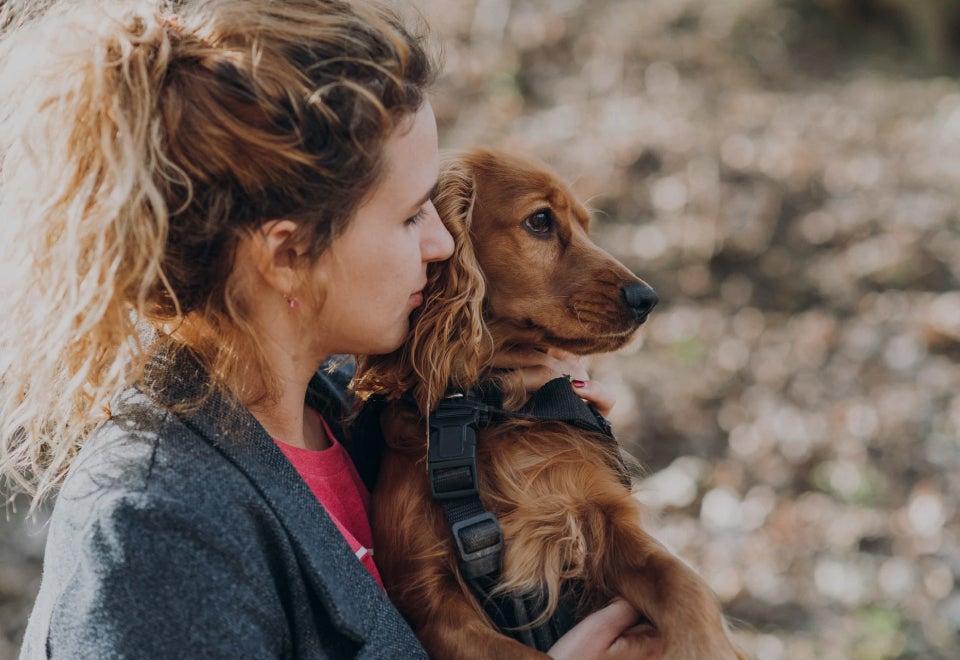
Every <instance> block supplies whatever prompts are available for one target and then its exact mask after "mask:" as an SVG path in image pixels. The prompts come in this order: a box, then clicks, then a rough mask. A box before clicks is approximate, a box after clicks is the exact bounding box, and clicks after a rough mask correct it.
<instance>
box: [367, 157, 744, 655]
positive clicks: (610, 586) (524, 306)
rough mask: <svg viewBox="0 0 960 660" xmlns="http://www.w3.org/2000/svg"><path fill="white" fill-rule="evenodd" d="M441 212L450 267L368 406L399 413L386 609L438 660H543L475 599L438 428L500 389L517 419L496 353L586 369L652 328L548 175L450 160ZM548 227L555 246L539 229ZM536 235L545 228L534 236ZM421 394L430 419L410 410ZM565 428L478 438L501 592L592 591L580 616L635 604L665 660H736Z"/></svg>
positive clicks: (437, 277) (684, 582) (386, 539)
mask: <svg viewBox="0 0 960 660" xmlns="http://www.w3.org/2000/svg"><path fill="white" fill-rule="evenodd" d="M434 203H435V205H436V207H437V210H438V212H439V213H440V216H441V218H442V219H443V220H444V223H445V224H446V226H447V228H448V229H449V230H450V232H451V233H452V234H453V236H454V242H455V246H456V247H455V252H454V256H453V257H452V258H451V259H450V260H449V261H447V262H444V263H440V264H433V265H431V267H430V269H429V283H428V285H427V288H426V289H425V291H424V293H425V296H426V304H425V305H424V306H423V308H422V309H421V310H419V311H418V313H417V314H416V317H415V319H414V321H413V329H412V333H411V337H410V339H409V340H408V341H407V342H406V344H405V345H404V346H403V347H402V348H401V349H400V350H399V351H397V352H396V353H393V354H391V355H388V356H382V357H374V358H369V359H367V360H365V361H362V362H361V365H360V368H359V371H358V379H357V381H356V387H357V390H358V392H359V393H360V394H361V396H365V395H369V394H371V393H374V392H379V393H381V394H386V395H387V397H388V398H389V399H391V400H392V401H393V402H392V403H391V404H390V405H388V407H387V408H386V409H385V411H384V412H383V415H382V416H381V425H382V428H383V431H384V435H385V438H386V440H387V445H388V450H387V452H386V455H385V457H384V460H383V464H382V467H381V472H380V477H379V482H378V485H377V487H376V489H375V493H374V512H373V530H374V544H375V547H376V549H377V565H378V567H379V568H380V571H381V574H382V576H383V578H384V582H385V585H386V587H387V591H388V592H389V594H390V597H391V598H392V599H393V601H394V602H395V603H396V605H397V607H398V608H399V609H400V611H401V612H402V613H403V614H404V615H405V616H406V617H407V619H408V620H409V621H410V623H411V625H412V626H413V627H414V629H415V630H416V632H417V634H418V635H419V637H420V639H421V641H422V642H423V644H424V646H425V647H426V649H427V650H428V652H429V653H430V655H431V656H434V657H442V658H452V657H471V658H504V657H509V658H521V657H543V656H542V655H541V654H539V653H538V652H536V651H534V650H532V649H529V648H527V647H525V646H523V645H521V644H520V643H519V642H517V641H514V640H512V639H510V638H508V637H506V636H504V635H501V634H499V633H498V632H497V630H496V629H495V628H494V627H493V625H492V623H491V622H490V620H489V619H488V617H487V616H486V615H485V614H484V612H483V609H482V607H481V606H480V605H479V604H478V602H477V600H476V598H475V597H474V596H473V594H472V592H471V591H470V589H469V588H468V587H467V585H466V584H465V583H464V581H463V579H462V578H461V576H460V573H459V570H458V568H457V557H456V551H455V549H454V545H453V542H452V537H451V533H450V528H449V525H448V523H447V521H446V519H445V518H444V515H443V511H442V509H441V508H440V506H439V505H438V504H437V503H435V502H434V501H433V500H432V499H431V497H430V492H429V487H428V483H427V479H426V474H425V466H424V463H425V457H426V423H425V416H426V415H427V413H428V412H429V411H430V410H431V409H432V408H433V407H434V406H435V404H436V403H437V400H438V399H439V398H440V397H441V396H443V395H445V394H447V393H449V392H456V391H461V392H462V391H466V390H468V389H469V388H471V387H473V386H475V385H477V384H478V383H482V382H485V381H488V380H490V379H495V380H497V381H498V382H499V384H500V386H501V387H502V388H503V391H504V394H505V397H504V399H505V407H507V408H512V409H516V408H517V407H519V405H521V404H522V402H523V401H524V400H525V399H526V396H527V394H526V392H524V390H523V386H522V383H520V382H519V379H518V378H517V377H516V376H511V375H509V372H503V371H498V370H497V369H495V368H494V367H493V362H494V358H495V356H496V355H498V354H499V353H501V352H503V351H506V350H509V349H516V348H536V349H541V350H542V349H546V348H547V347H551V346H553V347H558V348H562V349H565V350H567V351H571V352H573V353H577V354H581V355H586V354H590V353H599V352H605V351H611V350H614V349H616V348H619V347H620V346H622V345H623V344H624V343H626V342H627V341H628V340H629V339H630V338H631V337H632V336H633V334H634V333H635V331H636V330H637V328H638V327H639V325H640V323H642V322H643V319H644V318H645V315H643V316H640V315H638V314H637V313H635V312H634V310H632V309H630V308H629V307H628V306H627V304H626V302H625V300H624V295H623V293H622V291H621V287H622V286H623V285H625V284H629V283H638V284H642V282H641V281H640V280H638V279H637V278H636V277H635V276H634V275H633V274H632V273H631V272H630V271H629V270H628V269H627V268H626V267H624V266H623V265H622V264H620V263H619V262H618V261H616V260H615V259H613V258H612V257H610V256H609V255H608V254H606V253H605V252H603V251H602V250H601V249H600V248H599V247H597V246H596V245H595V244H594V243H593V242H592V241H591V240H590V239H589V237H588V233H587V232H588V227H589V220H590V216H589V214H588V212H587V211H586V209H585V208H584V207H583V206H582V205H581V204H580V203H579V202H578V201H577V200H576V199H575V197H574V196H573V195H572V194H571V192H570V190H569V189H568V188H567V187H566V186H565V185H564V184H563V183H562V182H560V181H559V180H558V179H557V177H556V176H555V175H554V174H552V173H551V172H550V171H548V170H547V169H545V168H544V167H543V166H542V165H540V164H538V163H534V162H532V161H528V160H526V159H523V158H519V157H516V156H511V155H507V154H504V153H500V152H492V151H487V150H476V151H472V152H469V153H466V154H462V155H459V156H456V157H453V158H451V159H448V160H447V161H446V162H445V163H444V166H443V168H442V172H441V178H440V182H439V187H438V194H437V196H436V198H435V202H434ZM541 212H546V213H547V214H548V216H549V220H550V228H549V230H548V231H546V232H540V233H537V232H536V231H534V229H536V228H541V229H542V228H543V226H544V225H545V222H544V218H545V216H542V215H541V216H537V217H535V216H536V214H538V213H541ZM531 218H533V220H531ZM408 390H412V391H413V394H414V399H415V401H416V406H417V407H414V406H413V405H411V404H409V403H405V402H403V401H401V400H399V397H400V395H401V394H402V393H404V392H406V391H408ZM587 436H589V432H586V431H581V430H578V429H576V428H574V427H572V426H570V425H567V424H564V423H560V422H534V421H528V420H514V421H509V422H505V423H502V424H497V425H493V426H490V427H487V428H484V429H482V430H481V431H480V434H479V439H478V450H477V451H478V459H477V463H478V466H479V468H478V469H479V471H480V475H479V482H480V493H481V498H482V500H483V503H484V506H485V507H486V509H487V510H488V511H491V512H492V513H494V515H496V517H497V518H498V519H499V521H500V524H501V525H502V528H503V535H504V544H505V551H504V563H503V572H502V578H501V580H502V581H501V585H500V586H501V588H502V590H503V591H505V592H513V593H527V594H537V593H540V594H546V601H547V604H548V612H549V611H552V609H553V608H555V607H556V605H557V602H558V598H559V593H560V584H561V583H562V582H563V581H564V580H568V579H581V580H582V581H583V584H584V585H585V586H584V592H583V596H582V600H581V607H582V608H583V609H584V611H590V610H593V609H596V608H598V607H600V606H602V605H604V604H605V603H607V602H608V601H609V600H610V599H611V598H613V597H614V596H618V595H619V596H622V597H624V598H626V599H627V600H628V601H629V602H630V603H631V604H632V605H633V606H634V607H635V608H636V609H638V610H639V611H641V612H642V613H644V614H645V615H646V616H647V618H649V620H650V621H652V622H653V624H654V625H655V626H656V628H657V629H658V631H659V634H660V635H661V636H662V639H663V648H664V657H665V658H711V659H716V658H734V657H744V656H742V655H740V653H739V651H737V650H736V649H735V647H734V645H733V644H732V643H731V641H730V639H729V637H728V635H727V630H726V627H725V623H724V620H723V616H722V614H721V612H720V609H719V607H718V604H717V601H716V599H715V597H714V595H713V594H712V593H711V591H710V589H709V588H708V587H707V585H706V584H705V583H704V582H703V580H702V579H701V578H700V577H698V576H697V574H696V573H695V572H694V571H692V570H691V569H690V568H688V567H687V566H686V565H685V564H684V563H683V562H682V561H681V560H680V559H678V558H677V557H675V556H674V555H672V554H671V553H670V552H668V551H667V550H666V549H665V548H664V547H663V546H662V545H661V544H660V543H658V542H657V541H656V540H654V539H653V538H652V537H651V536H650V535H648V534H647V533H646V532H644V530H643V529H642V527H641V510H640V507H639V505H638V503H637V501H636V500H635V499H634V498H633V497H631V495H630V493H629V491H628V490H627V489H626V488H625V487H624V485H623V483H622V482H621V480H620V476H619V475H618V473H617V470H616V469H615V467H614V466H615V465H616V464H617V463H616V460H617V459H616V457H615V456H613V455H612V453H613V452H615V451H616V450H615V449H612V448H611V446H610V444H609V443H603V442H597V441H595V440H596V439H590V438H589V437H587Z"/></svg>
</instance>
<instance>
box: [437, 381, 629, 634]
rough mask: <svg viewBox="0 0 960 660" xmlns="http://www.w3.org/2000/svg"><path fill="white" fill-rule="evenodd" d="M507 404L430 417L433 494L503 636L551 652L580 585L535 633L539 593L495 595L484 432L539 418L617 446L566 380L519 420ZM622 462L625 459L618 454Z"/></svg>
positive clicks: (499, 537)
mask: <svg viewBox="0 0 960 660" xmlns="http://www.w3.org/2000/svg"><path fill="white" fill-rule="evenodd" d="M481 397H482V398H481ZM485 401H488V402H491V403H493V404H494V405H488V403H485ZM500 401H501V397H500V393H499V392H498V391H496V390H492V389H489V388H488V389H486V390H485V391H482V393H481V394H480V395H479V396H478V395H476V394H474V393H467V394H460V395H454V396H452V397H448V398H446V399H443V400H442V401H441V402H440V403H439V404H438V406H437V408H436V410H434V412H433V413H431V414H430V419H429V424H430V435H429V442H428V450H427V473H428V480H429V483H430V492H431V494H432V496H433V498H434V499H435V500H437V501H438V502H439V504H440V505H441V507H442V508H443V512H444V515H445V517H446V518H447V521H448V522H449V523H450V531H451V534H452V536H453V540H454V544H455V545H456V548H457V554H458V557H459V560H460V561H459V563H460V569H461V572H462V574H463V577H464V579H465V580H466V581H467V583H468V584H469V585H470V586H471V588H472V589H473V590H474V592H475V593H476V594H477V597H478V599H479V601H480V603H481V604H482V605H483V607H484V609H485V611H486V612H487V614H488V615H489V616H490V618H491V619H492V620H493V622H494V623H495V624H496V626H497V627H498V628H499V629H500V630H501V632H503V633H504V634H507V635H510V636H512V637H514V638H515V639H517V640H518V641H520V642H521V643H523V644H525V645H527V646H530V647H531V648H535V649H538V650H541V651H546V650H547V649H549V648H550V647H551V646H553V644H554V643H555V642H556V641H557V639H559V638H560V636H561V635H563V633H565V632H566V631H567V630H569V629H570V628H571V627H573V624H574V623H576V621H577V617H576V603H577V601H578V600H579V595H578V594H579V591H580V587H581V585H579V583H576V582H571V583H565V584H564V585H563V596H562V597H561V601H560V605H559V607H558V608H557V611H556V612H555V613H554V614H553V615H552V616H551V618H550V619H549V620H548V621H546V622H545V623H544V624H542V625H540V626H536V627H532V626H531V625H530V624H531V622H533V621H535V620H536V619H537V618H538V617H539V616H540V614H541V613H542V612H543V609H544V605H545V603H544V602H543V600H542V599H541V598H539V597H538V596H539V595H538V594H533V595H504V596H496V597H494V596H491V595H490V594H491V593H492V592H493V590H494V589H495V588H496V586H497V583H498V582H499V578H500V570H501V564H502V559H503V531H502V529H501V527H500V523H499V522H498V521H497V519H496V517H495V516H494V515H493V514H492V513H490V512H489V511H487V510H486V509H484V507H483V502H482V501H481V500H480V491H479V484H478V476H477V475H478V472H477V432H478V430H479V429H480V428H481V427H482V426H485V425H487V424H489V423H490V422H492V421H495V420H496V421H499V420H502V419H508V418H519V419H529V418H534V419H538V420H544V421H561V422H566V423H568V424H571V425H573V426H576V427H578V428H581V429H584V430H588V431H595V432H598V433H601V434H603V435H604V436H605V437H606V439H607V440H609V442H615V441H614V439H613V434H612V433H611V430H610V424H609V423H608V422H607V420H606V419H604V418H603V417H602V416H601V415H600V414H599V413H598V412H597V411H596V409H594V408H593V407H592V406H589V405H588V404H586V403H585V402H584V401H583V399H581V398H580V397H579V396H577V395H576V393H575V392H574V391H573V388H572V387H571V385H570V382H569V380H568V379H567V378H557V379H554V380H552V381H550V382H548V383H547V384H546V385H544V386H543V387H542V388H540V389H539V390H538V391H537V392H535V393H534V394H533V396H532V397H531V398H530V400H529V401H528V402H527V404H526V405H525V406H524V407H523V408H522V409H521V410H520V411H518V412H516V413H510V412H507V411H504V410H502V409H500ZM616 456H617V457H618V459H619V453H617V454H616ZM614 467H615V468H617V469H619V471H620V474H621V479H622V480H623V481H624V484H625V485H626V486H627V487H629V484H630V477H629V474H628V473H627V470H626V466H625V465H624V464H623V461H622V459H619V465H615V466H614Z"/></svg>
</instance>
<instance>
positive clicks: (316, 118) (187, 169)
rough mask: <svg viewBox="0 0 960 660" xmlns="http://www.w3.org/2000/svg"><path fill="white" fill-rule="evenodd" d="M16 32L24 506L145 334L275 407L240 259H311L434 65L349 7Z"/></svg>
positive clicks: (363, 11)
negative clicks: (280, 229)
mask: <svg viewBox="0 0 960 660" xmlns="http://www.w3.org/2000/svg"><path fill="white" fill-rule="evenodd" d="M104 5H106V6H104ZM174 9H175V10H176V11H177V12H178V13H177V14H176V15H174V14H172V13H171V11H172V10H174ZM30 13H31V14H33V15H32V16H25V15H20V16H17V15H16V14H12V13H10V12H8V13H6V14H3V15H0V30H2V31H4V32H5V34H3V35H2V38H0V39H2V40H0V300H3V301H4V310H3V311H4V313H3V315H2V317H0V485H2V483H3V481H4V480H6V481H8V482H10V483H12V484H14V485H16V486H19V487H21V488H23V489H26V490H28V491H29V492H31V493H33V494H34V504H37V503H39V502H40V500H41V499H42V497H43V496H44V494H46V493H48V492H50V491H51V490H52V489H53V488H54V487H55V486H56V485H57V484H58V483H59V482H60V481H61V480H62V478H63V476H65V473H66V471H67V469H68V468H69V464H70V461H71V460H72V458H73V456H74V455H75V453H76V450H77V448H78V447H79V445H80V444H81V443H82V441H83V439H84V438H85V436H86V435H87V434H88V433H89V431H90V430H91V429H92V428H93V426H94V425H95V424H96V423H97V422H98V421H100V420H102V419H104V418H105V417H107V416H109V405H110V400H111V398H112V397H113V396H114V395H115V394H116V393H117V392H118V391H119V390H121V389H122V388H123V387H125V386H128V385H130V384H132V383H133V382H135V381H137V380H138V379H139V378H140V377H141V376H142V375H143V369H144V365H145V363H146V361H147V360H148V358H149V357H150V355H151V353H152V351H154V350H156V349H155V347H154V346H155V345H154V344H150V343H149V342H146V341H144V340H142V339H141V335H142V334H143V330H144V328H152V329H153V330H154V332H160V333H161V335H162V334H163V330H164V329H165V328H167V329H169V328H175V330H174V331H173V332H172V337H173V338H174V339H176V340H177V342H179V343H181V344H183V345H185V346H187V347H188V348H189V349H190V351H191V352H192V353H193V354H194V355H195V356H196V357H197V358H198V359H199V360H200V362H201V364H202V365H203V366H204V367H205V368H206V370H207V371H208V373H209V374H210V377H211V387H219V386H223V385H224V384H227V383H229V384H231V385H233V384H234V383H237V382H247V383H251V384H250V385H249V387H247V388H245V389H244V390H243V391H236V388H235V387H234V390H235V394H237V396H239V397H240V398H241V400H243V401H244V402H245V403H248V404H249V403H250V402H252V401H254V400H262V399H263V398H264V397H269V396H271V394H272V388H273V384H272V381H271V380H270V379H269V378H268V377H267V376H265V374H268V373H269V369H267V368H266V367H267V365H266V364H264V359H263V357H262V353H261V352H260V351H259V348H258V344H257V341H256V337H255V336H254V335H253V334H252V332H251V330H250V327H249V325H248V323H247V321H246V318H247V317H246V313H245V306H244V301H243V297H242V295H241V292H240V291H239V290H238V287H237V286H234V283H233V281H232V279H231V273H232V271H233V251H234V248H235V246H236V244H237V241H238V239H239V238H240V237H242V236H243V235H246V234H249V233H250V232H253V231H257V229H258V228H259V227H260V226H261V225H262V224H263V222H265V221H266V220H269V219H273V218H289V219H294V220H296V221H298V226H299V229H298V232H297V235H296V236H294V237H293V238H292V239H291V240H295V241H299V242H302V243H304V244H307V245H308V246H309V251H308V259H309V260H310V261H313V260H315V259H316V258H318V257H319V256H320V254H321V253H322V252H323V251H324V249H326V248H327V247H328V246H329V244H330V242H331V241H332V240H333V239H334V238H335V237H336V236H337V235H339V233H340V232H342V231H343V229H344V228H345V227H346V225H347V223H348V222H349V219H350V218H351V216H352V214H353V212H354V211H355V209H356V207H357V206H358V205H359V204H360V202H361V201H362V200H363V198H364V196H365V195H367V194H368V193H369V192H370V190H371V189H372V188H373V186H374V185H375V184H376V183H377V181H378V178H379V177H380V176H381V173H382V169H383V167H382V162H381V161H382V152H383V146H384V143H385V142H386V140H387V139H388V138H389V136H390V135H391V133H392V131H393V130H395V128H396V127H397V126H398V125H399V123H400V122H402V121H403V120H405V119H406V118H408V117H410V116H411V115H412V114H413V113H414V112H416V110H417V109H418V108H419V107H420V106H421V105H422V103H423V99H424V90H425V88H426V86H427V85H428V84H429V82H430V80H431V78H432V76H433V73H434V66H433V64H432V62H431V60H430V58H429V57H428V55H427V53H426V51H425V48H424V46H423V37H422V35H421V34H417V33H413V32H412V31H410V30H409V29H408V28H406V27H405V26H404V23H403V21H402V20H401V18H400V17H399V16H398V15H397V14H396V13H395V12H394V11H393V10H391V9H389V8H387V7H386V6H384V5H380V4H377V3H375V2H369V1H367V2H364V1H362V0H358V1H353V0H282V1H281V0H206V1H199V2H187V3H163V4H159V5H158V4H157V3H131V2H129V1H123V0H119V1H117V2H113V3H104V2H69V1H67V0H61V2H60V3H59V4H53V5H52V6H51V7H50V8H49V9H47V10H45V11H41V10H39V9H37V5H36V4H34V5H32V7H31V10H30ZM258 375H259V376H258ZM258 378H259V380H258Z"/></svg>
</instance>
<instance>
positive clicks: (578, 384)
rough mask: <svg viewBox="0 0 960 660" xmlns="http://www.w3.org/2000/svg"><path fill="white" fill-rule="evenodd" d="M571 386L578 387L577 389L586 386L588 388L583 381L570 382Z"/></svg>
mask: <svg viewBox="0 0 960 660" xmlns="http://www.w3.org/2000/svg"><path fill="white" fill-rule="evenodd" d="M570 384H571V385H573V386H574V387H576V388H577V389H580V388H581V387H586V386H587V384H586V383H585V382H583V381H582V380H571V381H570Z"/></svg>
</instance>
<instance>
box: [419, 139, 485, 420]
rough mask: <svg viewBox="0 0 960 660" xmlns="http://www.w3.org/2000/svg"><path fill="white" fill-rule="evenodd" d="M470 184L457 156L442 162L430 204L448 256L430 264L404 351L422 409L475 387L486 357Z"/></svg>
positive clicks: (482, 288)
mask: <svg viewBox="0 0 960 660" xmlns="http://www.w3.org/2000/svg"><path fill="white" fill-rule="evenodd" d="M475 200H476V184H475V180H474V177H473V174H472V172H471V171H470V169H469V167H468V165H467V163H466V161H465V160H464V159H463V158H462V157H457V156H454V157H451V158H447V159H445V160H444V162H443V164H442V166H441V171H440V181H439V185H438V187H437V195H436V197H435V198H434V200H433V204H434V206H435V207H436V209H437V213H439V214H440V218H441V219H442V220H443V224H444V225H445V226H446V228H447V230H448V231H449V232H450V234H451V235H452V236H453V244H454V249H453V256H451V257H450V259H448V260H447V261H444V262H439V263H435V264H431V265H430V269H429V282H428V284H427V288H426V290H425V292H424V293H425V302H424V305H423V308H422V310H421V313H420V316H419V318H418V319H417V321H416V323H415V324H414V326H413V332H412V335H411V338H410V341H409V342H408V343H409V347H410V354H411V365H412V367H413V370H414V372H415V373H416V374H417V377H418V382H417V383H416V385H415V386H414V396H415V398H416V400H417V404H418V405H419V407H420V409H421V411H427V410H429V409H431V408H432V407H433V406H435V405H436V403H437V401H438V400H439V399H440V397H442V396H443V395H444V394H446V393H447V391H448V390H458V391H464V390H467V389H469V388H470V387H472V386H473V385H474V384H476V382H477V379H478V378H479V375H480V372H481V370H482V369H483V368H484V366H486V365H485V363H486V361H487V360H489V358H490V355H491V353H492V341H491V339H490V333H489V332H488V331H487V328H486V325H484V322H483V297H484V293H485V292H486V286H485V284H484V279H483V273H482V272H481V271H480V266H479V264H478V263H477V259H476V256H475V255H474V251H473V243H472V242H471V240H470V228H471V224H472V222H473V210H474V202H475Z"/></svg>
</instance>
